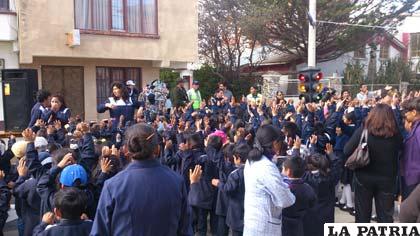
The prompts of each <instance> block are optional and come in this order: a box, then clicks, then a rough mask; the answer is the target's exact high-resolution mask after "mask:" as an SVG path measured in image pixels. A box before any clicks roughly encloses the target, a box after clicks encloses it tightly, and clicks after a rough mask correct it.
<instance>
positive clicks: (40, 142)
mask: <svg viewBox="0 0 420 236" xmlns="http://www.w3.org/2000/svg"><path fill="white" fill-rule="evenodd" d="M34 144H35V148H46V147H47V146H48V141H47V139H45V138H44V137H36V138H35V141H34Z"/></svg>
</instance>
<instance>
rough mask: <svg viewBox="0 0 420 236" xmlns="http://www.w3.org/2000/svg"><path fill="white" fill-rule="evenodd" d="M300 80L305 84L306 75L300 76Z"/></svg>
mask: <svg viewBox="0 0 420 236" xmlns="http://www.w3.org/2000/svg"><path fill="white" fill-rule="evenodd" d="M299 80H300V81H301V82H305V80H306V79H305V75H304V74H299Z"/></svg>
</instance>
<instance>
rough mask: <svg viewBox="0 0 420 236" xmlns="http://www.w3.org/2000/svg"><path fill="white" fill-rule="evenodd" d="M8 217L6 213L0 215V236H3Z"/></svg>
mask: <svg viewBox="0 0 420 236" xmlns="http://www.w3.org/2000/svg"><path fill="white" fill-rule="evenodd" d="M8 216H9V215H8V214H7V212H2V213H0V236H3V228H4V225H5V224H6V220H7V217H8Z"/></svg>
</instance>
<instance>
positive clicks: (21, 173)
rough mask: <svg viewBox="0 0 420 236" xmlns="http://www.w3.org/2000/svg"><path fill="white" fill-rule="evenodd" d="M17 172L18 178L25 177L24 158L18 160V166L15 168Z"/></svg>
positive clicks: (26, 172) (26, 171)
mask: <svg viewBox="0 0 420 236" xmlns="http://www.w3.org/2000/svg"><path fill="white" fill-rule="evenodd" d="M17 171H18V174H19V176H20V177H25V176H27V175H28V167H26V160H25V158H21V159H20V160H19V164H18V166H17Z"/></svg>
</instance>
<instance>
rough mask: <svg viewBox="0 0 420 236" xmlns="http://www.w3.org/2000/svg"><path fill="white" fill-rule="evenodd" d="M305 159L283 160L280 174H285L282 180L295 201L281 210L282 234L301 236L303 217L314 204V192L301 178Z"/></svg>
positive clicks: (302, 233)
mask: <svg viewBox="0 0 420 236" xmlns="http://www.w3.org/2000/svg"><path fill="white" fill-rule="evenodd" d="M305 167H306V166H305V161H304V160H303V159H302V158H300V157H289V158H287V159H286V160H285V161H284V162H283V171H282V174H283V175H284V176H287V178H285V179H284V182H285V183H287V184H288V185H289V188H290V191H292V193H293V194H294V195H295V197H296V202H295V204H293V205H292V206H290V207H288V208H285V209H284V210H283V219H282V223H283V225H282V235H284V236H303V235H304V231H303V228H304V224H303V218H304V216H305V214H306V212H307V211H308V210H309V209H310V208H312V207H313V206H315V203H316V194H315V192H314V190H313V189H312V187H311V186H310V185H308V184H307V183H305V182H304V181H303V179H302V176H303V174H304V173H305Z"/></svg>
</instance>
